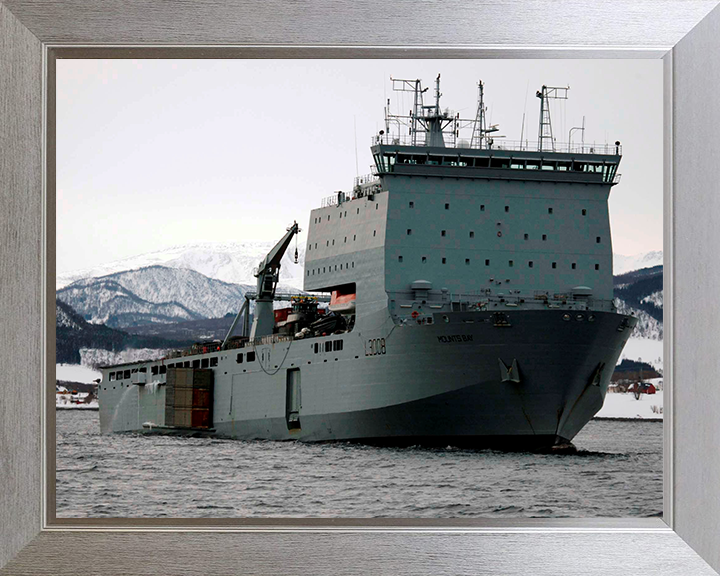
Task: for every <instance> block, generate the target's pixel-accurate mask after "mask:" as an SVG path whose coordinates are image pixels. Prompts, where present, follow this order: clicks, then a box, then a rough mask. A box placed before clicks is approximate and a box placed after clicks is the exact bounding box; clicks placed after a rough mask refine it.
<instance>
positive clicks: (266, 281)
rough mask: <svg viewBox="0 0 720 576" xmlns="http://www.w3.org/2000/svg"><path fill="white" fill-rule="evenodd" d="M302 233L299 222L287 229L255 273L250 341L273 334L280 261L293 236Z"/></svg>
mask: <svg viewBox="0 0 720 576" xmlns="http://www.w3.org/2000/svg"><path fill="white" fill-rule="evenodd" d="M298 232H300V227H299V226H298V224H297V222H293V225H292V226H290V228H288V229H287V232H286V233H285V236H283V237H282V238H281V239H280V241H279V242H278V243H277V244H276V245H275V247H274V248H273V249H272V250H270V252H268V254H267V256H265V259H264V260H263V261H262V262H260V264H259V265H258V267H257V270H256V271H255V274H254V275H255V277H256V278H257V297H256V299H255V318H254V319H253V323H252V328H251V329H250V339H251V340H252V339H253V338H258V337H259V336H266V335H267V334H272V332H273V326H274V325H275V317H274V315H273V301H274V300H275V288H276V287H277V283H278V280H279V278H280V260H282V257H283V256H284V255H285V251H286V250H287V248H288V246H289V245H290V241H291V240H292V238H293V236H295V234H297V233H298ZM297 261H298V253H297V248H296V249H295V263H297Z"/></svg>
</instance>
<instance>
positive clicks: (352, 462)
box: [57, 411, 662, 518]
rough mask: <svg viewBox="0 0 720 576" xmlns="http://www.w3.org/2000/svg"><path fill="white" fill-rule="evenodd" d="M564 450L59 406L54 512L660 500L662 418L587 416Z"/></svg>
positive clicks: (442, 508)
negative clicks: (217, 424)
mask: <svg viewBox="0 0 720 576" xmlns="http://www.w3.org/2000/svg"><path fill="white" fill-rule="evenodd" d="M574 443H575V445H576V446H577V447H578V449H579V452H578V453H577V454H574V455H539V454H531V453H527V454H525V453H503V452H496V451H492V450H482V451H477V450H460V449H455V448H444V449H425V448H402V449H400V448H376V447H366V446H357V445H353V444H346V443H336V444H317V445H316V444H301V443H295V442H241V441H236V440H214V439H196V438H172V437H162V436H142V435H134V434H130V435H110V436H101V435H100V432H99V422H98V412H89V411H58V412H57V515H58V517H65V518H68V517H104V518H109V517H176V518H190V517H195V518H198V517H207V518H212V517H253V516H254V517H310V516H312V517H347V518H372V517H375V518H380V517H395V518H422V517H429V518H451V517H576V518H582V517H591V516H616V517H627V516H640V517H642V516H653V515H660V513H661V511H662V423H660V422H643V421H633V422H616V421H606V420H605V421H604V420H594V421H591V422H590V423H589V424H588V425H587V426H586V427H585V429H584V430H583V431H582V432H581V433H580V434H579V435H578V436H577V437H576V438H575V440H574Z"/></svg>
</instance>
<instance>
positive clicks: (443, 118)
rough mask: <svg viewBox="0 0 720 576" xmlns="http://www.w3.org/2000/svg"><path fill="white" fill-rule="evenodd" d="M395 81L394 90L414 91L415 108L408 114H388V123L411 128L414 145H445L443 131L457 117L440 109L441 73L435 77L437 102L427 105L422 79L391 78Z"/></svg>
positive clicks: (425, 90) (411, 138)
mask: <svg viewBox="0 0 720 576" xmlns="http://www.w3.org/2000/svg"><path fill="white" fill-rule="evenodd" d="M390 79H391V80H392V83H393V90H394V91H396V92H412V93H413V109H412V110H410V113H409V115H408V116H402V115H397V114H390V113H388V114H387V118H386V125H387V126H389V124H390V122H391V121H392V122H394V123H397V124H398V125H401V124H403V125H407V126H408V127H409V129H410V143H411V145H412V146H439V147H444V146H445V139H444V138H443V131H444V130H445V129H446V128H447V127H448V126H449V125H450V124H454V123H455V122H456V118H454V117H452V116H450V115H449V114H448V112H441V111H440V96H442V94H441V93H440V74H438V76H437V78H436V79H435V103H434V104H431V105H429V106H426V105H425V104H424V102H423V94H424V93H425V92H427V90H428V89H427V88H423V87H422V85H421V83H420V80H402V79H399V78H392V77H391V78H390Z"/></svg>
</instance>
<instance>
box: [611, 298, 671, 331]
mask: <svg viewBox="0 0 720 576" xmlns="http://www.w3.org/2000/svg"><path fill="white" fill-rule="evenodd" d="M615 306H617V311H618V313H619V314H631V315H633V316H635V317H636V318H637V319H638V323H637V326H635V329H634V330H633V337H634V338H647V339H649V340H662V339H663V324H662V322H661V321H659V320H656V319H655V318H653V317H652V316H650V314H648V313H647V312H645V311H644V310H638V309H637V308H633V307H632V306H629V305H628V304H627V302H625V301H624V300H620V298H615Z"/></svg>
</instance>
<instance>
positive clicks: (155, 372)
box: [150, 366, 158, 376]
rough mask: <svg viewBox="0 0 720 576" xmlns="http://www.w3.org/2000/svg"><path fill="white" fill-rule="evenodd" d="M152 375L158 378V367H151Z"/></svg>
mask: <svg viewBox="0 0 720 576" xmlns="http://www.w3.org/2000/svg"><path fill="white" fill-rule="evenodd" d="M150 373H151V374H152V375H153V376H157V373H158V367H157V366H151V367H150Z"/></svg>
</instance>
